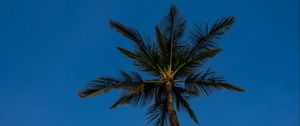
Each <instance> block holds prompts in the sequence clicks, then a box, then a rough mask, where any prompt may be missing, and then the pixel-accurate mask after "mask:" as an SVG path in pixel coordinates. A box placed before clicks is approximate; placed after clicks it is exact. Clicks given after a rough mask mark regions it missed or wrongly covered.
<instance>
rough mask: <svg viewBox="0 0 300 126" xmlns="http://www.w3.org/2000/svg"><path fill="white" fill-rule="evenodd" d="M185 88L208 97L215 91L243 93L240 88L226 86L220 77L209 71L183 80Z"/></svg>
mask: <svg viewBox="0 0 300 126" xmlns="http://www.w3.org/2000/svg"><path fill="white" fill-rule="evenodd" d="M185 88H186V89H187V90H190V91H193V92H198V93H200V94H202V95H210V94H211V93H212V91H213V90H216V89H228V90H232V91H238V92H243V91H245V90H244V89H242V88H239V87H236V86H234V85H231V84H228V83H227V82H226V81H225V80H224V79H223V78H222V77H220V76H218V75H217V74H216V73H215V72H212V71H210V70H207V71H206V72H202V73H201V72H200V73H195V74H191V75H190V76H188V77H187V79H186V80H185Z"/></svg>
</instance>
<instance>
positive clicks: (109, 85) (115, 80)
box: [79, 71, 144, 97]
mask: <svg viewBox="0 0 300 126" xmlns="http://www.w3.org/2000/svg"><path fill="white" fill-rule="evenodd" d="M141 83H144V81H143V79H142V78H141V77H140V75H139V74H138V73H136V72H131V73H128V72H124V71H119V77H99V78H97V79H95V80H93V81H91V82H90V83H89V84H88V85H87V87H86V88H85V89H82V90H81V91H79V96H80V97H88V96H95V95H97V94H99V93H104V92H108V91H110V90H112V89H127V90H128V89H134V88H136V87H137V85H138V84H141Z"/></svg>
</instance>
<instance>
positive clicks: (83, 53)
mask: <svg viewBox="0 0 300 126" xmlns="http://www.w3.org/2000/svg"><path fill="white" fill-rule="evenodd" d="M172 4H175V5H176V6H177V7H178V9H179V11H180V12H181V14H182V15H183V16H185V17H186V18H187V20H188V26H189V27H188V30H190V28H191V26H192V25H193V24H195V23H197V22H213V21H215V20H216V19H218V18H220V17H223V16H226V15H232V16H234V17H235V19H236V23H235V25H234V27H233V29H232V30H231V31H229V32H228V33H227V34H225V35H224V36H223V37H222V38H221V39H220V40H219V45H220V47H222V48H223V49H224V50H223V52H222V53H221V54H220V55H218V56H217V57H215V58H214V59H212V60H210V61H209V62H207V64H206V65H205V67H206V68H211V69H213V70H215V71H218V73H219V74H220V75H222V76H224V77H225V78H226V79H228V80H229V82H230V83H232V84H234V85H237V86H240V87H243V88H245V89H246V90H247V92H245V93H237V92H230V91H226V90H221V91H218V92H216V93H215V94H214V95H212V96H210V97H202V98H198V99H195V100H192V101H191V106H192V107H193V108H194V111H195V112H196V114H197V115H198V118H199V120H200V123H201V125H202V126H220V125H222V126H298V125H299V0H197V1H196V0H190V1H187V0H173V1H171V0H149V1H141V0H1V1H0V86H1V87H0V125H1V126H120V125H123V124H125V125H126V126H142V125H145V121H144V119H145V118H144V116H143V115H144V112H145V111H144V110H145V109H143V108H140V107H137V108H135V107H133V106H130V105H125V106H121V107H119V108H117V109H114V110H110V109H109V106H110V105H111V104H112V103H113V101H114V100H116V98H117V95H118V94H119V93H118V92H110V93H109V94H107V95H100V96H97V97H92V98H88V99H80V98H79V97H78V96H77V92H78V90H79V89H81V88H83V87H84V86H85V85H86V83H87V82H89V80H92V79H94V78H96V77H98V76H100V75H116V71H117V70H119V69H123V70H128V71H133V70H136V69H135V68H134V67H133V66H132V65H131V64H132V62H131V61H130V60H129V59H127V58H126V57H123V56H122V55H121V54H120V53H119V52H118V51H117V49H116V48H115V46H117V45H119V46H122V47H126V48H129V49H130V48H131V47H132V42H130V41H129V40H127V39H125V38H124V37H122V36H121V35H119V34H118V33H116V32H114V31H113V30H111V29H110V27H109V25H108V22H109V20H110V19H115V20H118V21H120V22H123V23H124V24H127V25H129V26H133V27H135V28H137V29H139V30H140V31H141V32H142V33H143V34H145V35H149V36H150V37H153V36H154V25H155V24H157V23H158V22H159V21H160V19H161V18H162V17H163V16H164V15H165V14H166V13H167V11H168V9H169V7H170V5H172ZM144 77H146V78H147V77H149V76H148V75H144ZM180 123H181V124H182V126H193V125H195V124H194V123H193V122H192V121H191V120H189V118H188V116H187V115H186V114H183V113H180Z"/></svg>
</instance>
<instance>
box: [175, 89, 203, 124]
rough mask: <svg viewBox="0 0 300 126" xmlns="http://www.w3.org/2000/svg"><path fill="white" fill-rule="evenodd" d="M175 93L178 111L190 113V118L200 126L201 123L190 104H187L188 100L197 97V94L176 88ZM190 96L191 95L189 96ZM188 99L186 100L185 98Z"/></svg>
mask: <svg viewBox="0 0 300 126" xmlns="http://www.w3.org/2000/svg"><path fill="white" fill-rule="evenodd" d="M173 93H174V96H175V102H176V107H177V110H179V111H180V110H181V109H182V110H185V111H186V112H188V114H189V116H190V118H191V119H192V120H193V121H194V122H195V123H197V124H199V121H198V119H197V116H196V114H195V113H194V111H193V110H192V109H191V107H190V105H189V103H188V102H187V100H186V99H187V98H188V97H190V95H192V96H197V95H196V94H195V93H193V92H191V91H188V90H185V89H182V88H180V87H174V89H173ZM187 94H189V95H187ZM186 95H187V96H186ZM185 97H186V98H185Z"/></svg>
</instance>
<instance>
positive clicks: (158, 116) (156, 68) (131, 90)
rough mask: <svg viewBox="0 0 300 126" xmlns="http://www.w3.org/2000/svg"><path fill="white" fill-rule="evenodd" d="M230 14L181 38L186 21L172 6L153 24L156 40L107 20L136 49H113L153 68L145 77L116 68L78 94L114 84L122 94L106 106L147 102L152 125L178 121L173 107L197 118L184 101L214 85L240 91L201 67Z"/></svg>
mask: <svg viewBox="0 0 300 126" xmlns="http://www.w3.org/2000/svg"><path fill="white" fill-rule="evenodd" d="M233 23H234V18H233V17H231V16H229V17H224V18H221V19H219V20H217V21H216V22H215V23H213V24H212V25H208V24H205V25H199V24H198V25H195V26H194V29H193V31H192V32H191V33H190V35H189V36H188V37H187V38H183V35H184V31H185V28H186V20H185V19H184V18H183V17H181V16H180V15H179V14H178V11H177V9H176V7H175V6H172V7H171V8H170V10H169V12H168V14H167V16H165V17H164V18H163V20H162V21H161V23H160V24H158V25H157V26H156V27H155V33H156V39H155V42H153V43H152V42H149V39H145V38H144V37H143V36H142V35H141V34H140V33H139V32H138V31H137V30H135V29H133V28H131V27H127V26H124V25H123V24H121V23H119V22H116V21H111V22H110V25H111V27H112V28H113V29H114V30H116V31H117V32H119V33H121V34H122V35H123V36H125V37H126V38H128V39H130V40H132V41H133V42H134V44H135V48H134V50H127V49H124V48H121V47H117V49H118V50H119V51H120V52H121V53H122V54H124V55H125V56H127V57H129V58H130V59H132V60H133V62H134V65H135V66H136V67H137V68H138V69H140V70H141V71H144V72H147V73H151V75H152V77H153V79H143V78H142V77H141V76H140V74H138V73H137V72H125V71H119V75H118V76H117V77H107V76H105V77H99V78H97V79H95V80H93V81H91V82H90V83H89V84H88V85H87V87H86V88H85V89H83V90H81V91H80V92H79V96H80V97H82V98H85V97H88V96H95V95H97V94H101V93H105V92H108V91H110V90H113V89H119V90H121V91H122V96H121V97H120V98H119V99H118V100H117V101H116V102H115V103H114V104H113V105H112V106H111V107H110V108H116V107H117V106H119V105H123V104H132V105H135V106H147V107H149V108H148V110H147V112H146V119H147V120H148V121H149V122H151V123H153V124H154V125H156V126H157V125H159V126H164V125H165V124H167V123H168V122H169V124H170V125H171V126H179V122H178V118H177V114H176V111H181V110H183V111H184V112H187V113H188V114H189V116H190V118H191V119H192V120H193V121H194V122H196V123H199V122H198V119H197V117H196V115H195V113H194V112H193V110H192V109H191V108H190V105H189V103H188V100H189V99H191V98H195V97H199V96H207V95H210V94H211V93H212V91H213V90H216V89H229V90H232V91H239V92H242V91H244V90H243V89H241V88H239V87H236V86H233V85H231V84H229V83H227V81H225V80H224V79H223V78H222V77H220V76H218V75H217V74H216V73H215V72H213V71H211V70H204V69H199V67H201V66H203V64H204V63H205V61H207V59H209V58H212V57H214V56H215V55H217V54H218V53H219V52H220V51H221V49H220V48H219V47H217V45H216V40H217V39H218V38H219V37H220V36H221V35H223V34H224V33H225V32H226V31H228V30H229V29H230V28H231V26H232V25H233Z"/></svg>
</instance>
